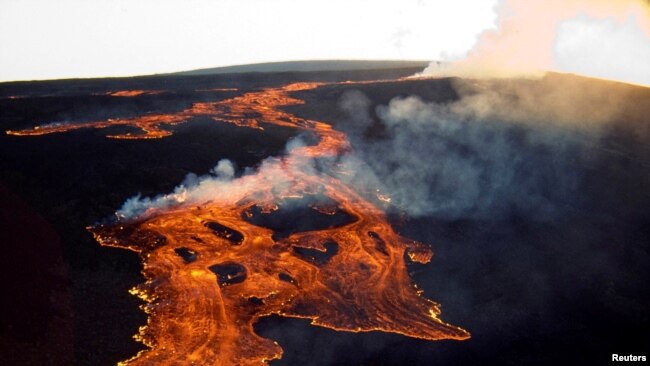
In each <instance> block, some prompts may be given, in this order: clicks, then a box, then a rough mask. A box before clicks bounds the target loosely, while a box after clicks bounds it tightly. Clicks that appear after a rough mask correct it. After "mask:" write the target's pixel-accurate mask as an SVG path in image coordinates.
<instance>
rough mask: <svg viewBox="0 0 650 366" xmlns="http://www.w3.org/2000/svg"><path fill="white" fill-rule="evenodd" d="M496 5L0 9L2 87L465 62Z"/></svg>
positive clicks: (297, 0)
mask: <svg viewBox="0 0 650 366" xmlns="http://www.w3.org/2000/svg"><path fill="white" fill-rule="evenodd" d="M495 3H496V1H495V0H454V1H448V0H419V1H418V0H356V1H355V0H279V1H275V0H212V1H200V0H199V1H188V0H184V1H180V0H178V1H171V0H168V1H165V0H156V1H146V0H137V1H135V0H125V1H122V0H118V1H99V0H57V1H52V0H42V1H38V0H15V1H14V0H0V80H2V81H7V80H30V79H51V78H67V77H92V76H116V75H138V74H148V73H157V72H170V71H179V70H188V69H196V68H204V67H215V66H225V65H233V64H245V63H255V62H265V61H283V60H305V59H413V60H434V59H438V58H439V57H440V56H441V54H444V55H447V56H449V55H451V56H463V55H464V54H465V52H466V51H467V50H468V49H470V48H471V46H472V45H473V44H474V42H475V40H476V35H477V34H478V33H479V32H480V31H482V30H484V29H486V28H490V27H494V26H495V24H494V23H495V19H496V14H495V11H494V5H495Z"/></svg>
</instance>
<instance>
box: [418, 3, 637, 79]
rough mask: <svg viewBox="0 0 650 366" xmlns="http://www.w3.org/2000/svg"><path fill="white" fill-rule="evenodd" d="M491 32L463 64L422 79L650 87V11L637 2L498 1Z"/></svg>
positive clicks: (437, 66) (434, 67)
mask: <svg viewBox="0 0 650 366" xmlns="http://www.w3.org/2000/svg"><path fill="white" fill-rule="evenodd" d="M497 11H498V14H499V20H498V24H497V27H496V30H492V29H491V30H488V31H485V32H484V33H482V34H481V35H480V36H479V39H478V42H477V44H476V45H475V46H474V48H473V49H472V50H471V51H470V52H469V53H468V55H467V57H466V58H465V59H463V60H460V61H456V62H452V63H442V64H441V63H432V64H431V65H430V66H429V67H428V68H427V69H426V70H425V71H424V72H423V73H422V75H455V76H464V77H511V76H529V77H538V76H541V75H542V74H543V73H544V72H545V71H563V72H570V73H576V74H581V75H587V76H594V77H600V78H606V79H614V80H621V81H626V82H631V83H636V84H642V85H650V68H649V67H648V65H650V6H649V5H648V3H647V1H642V0H617V1H606V0H544V1H542V0H531V1H528V0H502V1H501V3H500V5H499V6H498V9H497Z"/></svg>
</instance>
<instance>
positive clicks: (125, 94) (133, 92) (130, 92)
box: [106, 90, 164, 97]
mask: <svg viewBox="0 0 650 366" xmlns="http://www.w3.org/2000/svg"><path fill="white" fill-rule="evenodd" d="M161 93H164V91H163V90H118V91H114V92H108V93H106V95H110V96H112V97H137V96H138V95H156V94H161Z"/></svg>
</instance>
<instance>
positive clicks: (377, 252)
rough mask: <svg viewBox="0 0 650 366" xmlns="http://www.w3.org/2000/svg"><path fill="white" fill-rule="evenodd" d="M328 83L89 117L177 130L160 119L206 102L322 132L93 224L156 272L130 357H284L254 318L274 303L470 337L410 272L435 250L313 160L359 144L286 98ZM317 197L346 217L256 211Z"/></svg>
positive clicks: (352, 323) (326, 319) (341, 319)
mask: <svg viewBox="0 0 650 366" xmlns="http://www.w3.org/2000/svg"><path fill="white" fill-rule="evenodd" d="M319 85H321V84H318V83H294V84H290V85H287V86H284V87H280V88H269V89H265V90H262V91H259V92H251V93H246V94H243V95H241V96H238V97H235V98H231V99H227V100H224V101H221V102H216V103H196V104H194V105H193V106H192V108H190V109H188V110H185V111H182V112H180V113H179V114H176V115H169V116H165V117H163V116H145V117H140V118H136V119H133V120H128V122H127V120H113V121H105V122H101V123H90V124H85V125H83V127H93V128H104V127H108V126H109V125H111V123H113V124H114V123H121V124H129V125H133V126H138V127H139V128H141V129H142V130H143V131H145V135H144V136H147V135H152V134H154V135H155V134H159V133H162V132H167V133H168V134H170V133H171V132H168V131H161V130H157V129H156V128H158V126H160V125H161V124H174V123H181V122H184V121H186V120H187V119H188V118H191V117H192V116H196V115H208V116H211V117H212V118H214V119H215V120H218V121H225V122H228V123H233V124H235V125H238V126H246V127H252V128H258V129H261V128H262V127H261V126H260V124H261V122H263V123H268V124H273V125H278V126H287V127H292V128H297V129H300V130H304V131H308V132H312V133H314V134H316V135H317V136H318V137H319V142H318V144H316V145H313V146H300V147H296V148H294V149H292V150H291V151H290V152H289V153H288V154H287V155H286V156H284V157H282V158H279V159H269V160H267V161H265V163H264V164H265V166H264V167H263V168H260V169H258V171H257V172H256V173H255V174H249V175H244V176H242V177H240V178H236V179H234V180H232V181H230V182H228V183H224V184H227V187H224V189H215V190H214V191H210V195H211V197H210V199H209V200H207V201H205V202H201V203H198V204H196V203H193V202H192V203H187V204H182V203H181V204H178V205H177V206H174V207H171V208H158V209H155V208H151V209H149V211H147V212H145V213H144V214H143V215H141V216H140V217H139V218H137V219H135V220H131V221H128V220H119V221H118V222H117V223H115V224H113V225H107V226H105V225H99V226H94V227H89V228H88V229H89V230H90V231H91V232H92V233H93V235H94V236H95V238H96V239H97V241H98V242H99V243H100V244H101V245H104V246H112V247H119V248H125V249H129V250H133V251H135V252H137V253H138V254H139V255H140V258H141V259H142V262H143V274H144V276H145V278H146V282H145V283H144V284H142V285H139V286H137V287H136V288H134V289H133V290H132V291H131V293H132V294H134V295H136V296H138V297H140V298H141V299H142V300H143V301H145V302H146V304H145V305H143V309H144V311H145V312H146V313H147V314H148V316H149V318H148V321H147V325H146V326H143V327H141V328H140V333H139V334H138V335H137V336H136V339H137V340H139V341H141V342H142V343H144V344H145V345H147V346H148V348H149V349H147V350H145V351H142V352H140V353H139V354H138V355H136V356H135V357H133V358H132V359H130V360H127V361H125V362H124V364H129V365H151V364H156V365H175V364H191V363H192V362H196V363H198V364H202V365H260V364H266V363H267V362H268V361H270V360H274V359H279V358H281V356H282V348H281V347H280V346H279V345H278V344H277V343H276V342H274V341H272V340H270V339H265V338H262V337H260V336H258V335H257V334H255V332H254V329H253V325H254V324H255V323H256V322H257V320H258V319H259V318H261V317H264V316H268V315H272V314H277V315H280V316H285V317H292V318H304V319H310V320H311V323H312V324H313V325H318V326H322V327H326V328H330V329H334V330H337V331H348V332H368V331H383V332H392V333H398V334H402V335H405V336H409V337H414V338H421V339H426V340H440V339H456V340H463V339H467V338H469V333H468V332H466V331H465V330H463V329H461V328H458V327H456V326H453V325H449V324H446V323H444V322H442V321H441V320H440V319H439V318H438V315H439V314H440V308H439V305H438V304H436V303H435V302H433V301H431V300H428V299H426V298H424V297H422V296H421V293H422V291H421V290H419V289H417V287H416V286H415V285H414V284H413V282H412V280H411V278H410V276H409V274H408V270H407V264H406V262H405V259H404V258H405V255H407V256H408V257H409V258H410V260H412V261H415V262H419V263H427V262H428V261H429V260H430V259H431V256H432V252H431V250H430V249H429V247H428V246H426V245H424V244H422V243H418V242H415V241H412V240H408V239H406V238H403V237H401V236H400V235H399V234H397V233H396V232H395V231H394V230H393V228H392V227H391V225H390V224H389V222H388V220H387V218H386V216H385V215H384V213H383V212H382V211H381V210H380V209H379V208H378V207H376V206H375V205H374V204H372V203H371V202H369V201H368V200H367V199H365V198H364V197H362V196H361V195H359V194H358V193H356V192H355V191H354V190H352V189H351V188H350V187H348V186H346V185H345V184H343V183H342V182H341V181H339V180H338V179H336V178H334V177H332V176H330V175H327V174H317V173H314V172H313V171H312V170H310V169H305V164H308V162H309V161H311V159H312V158H323V157H329V156H337V155H339V154H342V153H345V152H348V151H350V145H349V142H348V140H347V138H346V136H345V135H344V134H343V133H341V132H339V131H336V130H334V129H332V128H331V126H330V125H328V124H326V123H323V122H319V121H314V120H306V119H302V118H299V117H297V116H295V115H292V114H290V113H287V112H284V111H282V110H281V109H279V108H278V107H281V106H288V105H296V104H301V103H304V102H303V101H302V100H299V99H296V98H293V97H291V96H290V95H289V93H290V92H292V91H298V90H308V89H313V88H316V87H318V86H319ZM75 126H78V125H75ZM83 127H77V128H83ZM65 130H66V129H61V130H57V131H51V132H63V131H65ZM68 130H69V129H68ZM109 137H118V138H122V137H123V136H109ZM140 137H141V136H140ZM159 137H162V136H159ZM314 197H317V198H316V199H315V202H310V203H307V204H305V209H306V210H312V211H311V212H313V213H314V214H315V215H321V216H319V217H321V218H322V217H325V218H336V217H347V218H348V219H347V220H346V221H345V222H344V223H339V224H336V225H334V224H332V225H329V224H328V225H325V226H324V227H319V228H316V229H313V228H306V229H302V230H298V231H296V232H293V231H290V232H288V233H286V232H285V233H284V234H283V235H280V234H281V230H279V229H278V230H275V229H271V228H268V227H265V226H262V225H261V224H259V222H258V224H254V223H253V222H255V220H256V218H257V219H259V218H264V217H268V215H272V214H274V213H275V212H278V211H279V210H281V209H282V207H283V204H284V202H285V201H286V200H297V201H298V202H302V201H301V200H303V199H308V198H314ZM382 198H383V199H384V200H387V199H389V198H388V197H387V196H382ZM324 220H327V219H324ZM289 226H290V224H289Z"/></svg>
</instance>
